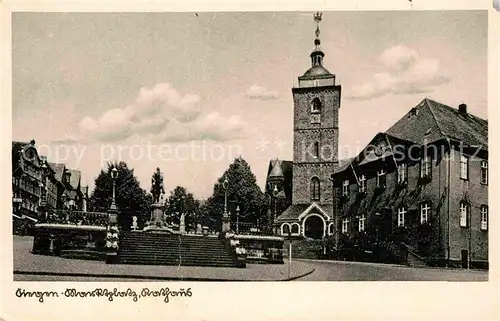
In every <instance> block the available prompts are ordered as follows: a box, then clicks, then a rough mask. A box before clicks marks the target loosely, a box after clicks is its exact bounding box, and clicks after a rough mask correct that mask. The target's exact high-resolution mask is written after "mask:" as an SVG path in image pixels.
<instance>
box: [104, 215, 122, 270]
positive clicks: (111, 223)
mask: <svg viewBox="0 0 500 321" xmlns="http://www.w3.org/2000/svg"><path fill="white" fill-rule="evenodd" d="M119 234H120V231H119V228H118V210H117V209H116V208H113V207H112V208H110V209H109V210H108V224H107V227H106V263H107V264H115V263H117V262H118V247H119V239H120V237H119Z"/></svg>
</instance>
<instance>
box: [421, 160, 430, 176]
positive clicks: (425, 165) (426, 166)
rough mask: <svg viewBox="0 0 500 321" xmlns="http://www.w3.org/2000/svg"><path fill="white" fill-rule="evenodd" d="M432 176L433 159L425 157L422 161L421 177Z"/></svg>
mask: <svg viewBox="0 0 500 321" xmlns="http://www.w3.org/2000/svg"><path fill="white" fill-rule="evenodd" d="M431 174H432V158H431V157H430V156H425V157H424V158H422V159H421V160H420V177H422V178H424V177H431Z"/></svg>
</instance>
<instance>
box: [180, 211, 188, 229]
mask: <svg viewBox="0 0 500 321" xmlns="http://www.w3.org/2000/svg"><path fill="white" fill-rule="evenodd" d="M179 232H181V233H184V232H186V214H185V213H182V214H181V219H180V224H179Z"/></svg>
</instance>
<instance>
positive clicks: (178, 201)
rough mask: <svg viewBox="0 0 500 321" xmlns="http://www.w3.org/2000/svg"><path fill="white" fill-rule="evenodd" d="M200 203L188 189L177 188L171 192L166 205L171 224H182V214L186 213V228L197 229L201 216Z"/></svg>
mask: <svg viewBox="0 0 500 321" xmlns="http://www.w3.org/2000/svg"><path fill="white" fill-rule="evenodd" d="M199 208H200V202H199V201H198V200H196V199H195V198H194V197H193V194H191V193H189V192H188V191H187V190H186V188H184V187H182V186H177V187H176V188H174V190H172V191H171V192H170V196H169V197H168V200H167V204H166V213H167V219H168V221H169V223H174V224H180V218H181V214H182V213H185V224H186V227H188V228H191V229H195V228H196V224H197V223H198V222H197V217H198V214H199Z"/></svg>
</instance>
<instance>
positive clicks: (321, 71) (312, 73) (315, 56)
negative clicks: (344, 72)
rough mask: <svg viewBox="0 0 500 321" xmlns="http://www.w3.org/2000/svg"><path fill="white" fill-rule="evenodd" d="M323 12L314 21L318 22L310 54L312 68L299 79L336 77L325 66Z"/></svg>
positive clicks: (315, 16) (317, 14)
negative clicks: (321, 28) (322, 31)
mask: <svg viewBox="0 0 500 321" xmlns="http://www.w3.org/2000/svg"><path fill="white" fill-rule="evenodd" d="M321 16H322V14H321V13H320V12H318V13H316V14H315V15H314V21H315V22H316V31H315V34H316V38H315V39H314V49H313V51H312V52H311V54H310V55H309V56H310V57H311V68H309V69H308V70H307V71H306V72H305V73H304V74H303V75H302V76H300V77H299V80H310V79H321V78H334V77H335V76H334V75H333V74H331V73H330V72H329V71H328V70H327V69H326V68H325V67H323V58H324V57H325V53H324V52H323V50H321V47H320V45H321V40H320V38H319V35H320V30H319V23H320V21H321V19H322V18H321Z"/></svg>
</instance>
